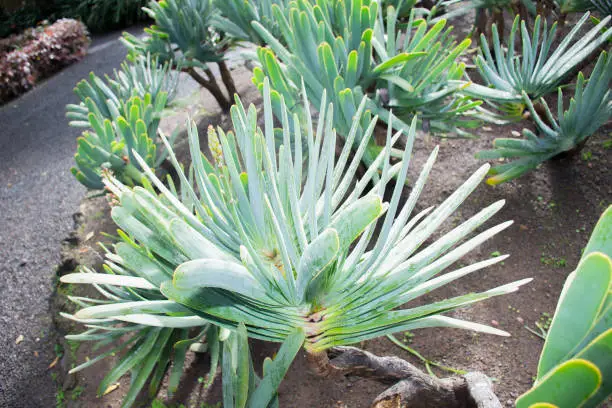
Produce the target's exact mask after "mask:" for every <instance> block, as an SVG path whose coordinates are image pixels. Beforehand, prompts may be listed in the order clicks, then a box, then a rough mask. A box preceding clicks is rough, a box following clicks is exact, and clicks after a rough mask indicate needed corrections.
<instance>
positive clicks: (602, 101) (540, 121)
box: [476, 52, 612, 184]
mask: <svg viewBox="0 0 612 408" xmlns="http://www.w3.org/2000/svg"><path fill="white" fill-rule="evenodd" d="M611 77H612V63H611V61H610V57H609V55H608V54H607V53H606V52H603V53H602V54H601V55H600V57H599V59H598V60H597V64H596V65H595V68H594V70H593V72H592V73H591V76H590V78H589V80H588V81H585V79H584V76H583V75H582V73H579V74H578V79H577V81H576V90H575V93H574V97H573V98H571V99H570V102H569V107H568V109H567V110H565V111H563V92H562V91H561V89H559V90H558V101H557V108H558V119H556V120H555V118H554V115H553V113H552V112H551V111H550V109H549V107H548V105H547V104H546V102H545V101H544V99H540V102H539V103H540V104H541V106H542V108H543V110H544V112H545V114H544V117H541V116H540V115H539V114H538V113H537V112H536V109H535V108H534V106H533V103H532V102H531V100H530V98H529V97H528V96H527V94H525V93H524V92H523V98H524V101H525V103H526V105H527V107H528V108H529V111H530V113H531V115H532V117H533V119H534V121H535V124H536V126H537V129H538V132H539V134H536V133H534V132H532V131H531V130H528V129H524V130H523V136H524V139H496V140H495V142H494V149H493V150H487V151H483V152H479V153H478V154H477V155H476V157H478V158H481V159H486V160H495V159H500V158H503V159H508V160H510V161H509V162H507V163H504V164H500V165H497V166H495V167H493V168H492V169H491V174H492V175H493V177H491V178H489V179H488V180H487V183H489V184H499V183H503V182H505V181H508V180H512V179H514V178H517V177H519V176H521V175H523V174H524V173H526V172H528V171H530V170H533V169H535V168H536V167H537V166H538V165H539V164H540V163H542V162H544V161H546V160H549V159H551V158H553V157H555V156H557V155H559V154H561V153H564V152H568V151H572V150H575V149H577V148H579V147H580V146H581V145H582V144H583V143H584V141H585V140H586V139H587V138H588V137H589V136H591V135H592V134H593V133H594V132H595V131H596V130H597V129H598V128H599V127H600V126H602V125H603V124H605V123H606V121H608V120H609V119H610V115H612V91H611V90H610V79H611ZM585 82H586V85H585Z"/></svg>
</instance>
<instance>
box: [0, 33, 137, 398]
mask: <svg viewBox="0 0 612 408" xmlns="http://www.w3.org/2000/svg"><path fill="white" fill-rule="evenodd" d="M141 30H142V28H141V27H139V28H135V29H134V31H135V32H137V31H141ZM130 31H131V30H130ZM120 34H121V33H120V32H114V33H111V34H107V35H104V36H101V37H97V38H94V39H93V42H92V44H91V46H90V49H89V54H88V55H87V56H86V57H85V58H84V59H83V60H82V61H81V62H79V63H76V64H74V65H71V66H69V67H67V68H66V69H64V70H63V71H61V72H60V73H58V74H57V75H55V76H53V77H52V78H50V79H48V80H46V81H45V82H43V83H40V84H38V85H37V86H36V88H34V89H33V90H32V91H30V92H28V93H27V94H25V95H23V96H22V97H20V98H19V99H16V100H13V101H11V102H9V103H8V104H6V105H4V106H2V107H0V279H1V283H0V311H1V312H0V407H2V408H4V407H10V408H19V407H27V408H37V407H44V408H48V407H52V406H55V393H56V391H57V385H56V384H55V382H54V380H53V378H52V375H51V371H50V370H49V368H48V367H49V365H50V364H51V363H52V362H53V360H54V359H55V357H56V356H55V350H54V346H55V344H56V334H55V333H54V331H53V321H52V316H51V314H50V299H51V295H52V293H53V290H54V287H55V283H54V278H55V268H56V265H57V264H58V263H59V261H60V259H59V254H60V246H61V241H62V239H63V238H64V237H66V236H67V235H68V233H69V232H70V231H71V230H72V229H73V226H74V225H73V219H72V214H73V213H75V212H76V211H78V208H79V202H80V200H81V198H82V197H83V194H84V192H85V189H84V188H83V187H82V186H81V185H80V184H79V183H77V182H76V180H75V179H74V178H73V177H72V175H71V174H70V167H71V166H72V163H73V155H74V151H75V147H76V143H75V139H76V137H77V136H78V135H79V133H80V131H79V129H76V128H71V127H69V126H68V122H67V120H66V119H65V117H64V112H65V111H64V107H65V105H66V104H68V103H75V102H76V97H75V95H74V94H73V92H72V89H73V88H74V85H75V84H76V82H77V81H78V80H80V79H82V78H85V77H86V76H87V75H88V74H89V72H90V71H95V72H96V73H97V74H98V75H101V74H104V73H111V72H112V70H113V69H114V68H117V67H118V66H119V64H120V63H121V61H122V60H123V59H124V57H125V53H126V52H125V48H124V47H123V46H122V45H121V43H120V42H119V41H118V40H117V38H118V37H119V35H120Z"/></svg>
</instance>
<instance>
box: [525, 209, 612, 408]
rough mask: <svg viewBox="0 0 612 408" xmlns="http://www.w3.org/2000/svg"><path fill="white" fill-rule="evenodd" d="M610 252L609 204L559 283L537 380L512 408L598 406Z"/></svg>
mask: <svg viewBox="0 0 612 408" xmlns="http://www.w3.org/2000/svg"><path fill="white" fill-rule="evenodd" d="M611 256H612V207H608V209H607V210H606V211H605V212H604V214H603V215H602V216H601V218H600V220H599V222H598V223H597V225H596V226H595V230H594V231H593V235H591V239H590V240H589V243H588V245H587V247H586V249H585V251H584V254H583V256H582V260H581V261H580V264H579V265H578V268H577V269H576V270H575V271H574V272H572V273H571V274H570V275H569V277H568V278H567V280H566V281H565V285H563V290H562V291H561V296H560V298H559V303H558V304H557V310H556V311H555V316H554V318H553V321H552V324H551V326H550V330H549V331H548V335H547V336H546V343H544V349H543V350H542V354H541V356H540V363H539V366H538V376H537V379H536V383H535V385H534V387H533V388H532V389H531V390H529V391H527V392H526V393H525V394H523V395H522V396H521V397H520V398H519V399H518V400H517V401H516V406H517V408H528V407H532V406H535V404H544V403H546V406H560V407H561V406H572V407H578V406H580V407H597V406H599V405H600V404H602V403H603V402H604V401H607V400H608V397H609V396H610V394H612V385H611V384H610V379H611V378H612V353H611V352H610V351H611V350H612V328H610V319H612V298H611V297H610V293H611V289H612V258H611ZM585 294H588V296H585ZM539 406H540V405H539ZM541 406H544V405H541Z"/></svg>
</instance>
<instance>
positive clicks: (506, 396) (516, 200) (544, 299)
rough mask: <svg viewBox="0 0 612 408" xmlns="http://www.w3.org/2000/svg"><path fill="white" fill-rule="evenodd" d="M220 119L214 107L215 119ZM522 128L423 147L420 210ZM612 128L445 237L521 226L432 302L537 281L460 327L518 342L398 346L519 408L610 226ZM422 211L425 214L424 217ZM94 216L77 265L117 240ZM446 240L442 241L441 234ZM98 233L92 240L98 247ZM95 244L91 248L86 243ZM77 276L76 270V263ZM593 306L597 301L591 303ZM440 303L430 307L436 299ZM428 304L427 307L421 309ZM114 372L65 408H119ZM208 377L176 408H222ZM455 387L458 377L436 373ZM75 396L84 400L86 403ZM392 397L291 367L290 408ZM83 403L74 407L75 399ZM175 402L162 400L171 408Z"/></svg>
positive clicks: (469, 208)
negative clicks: (591, 250)
mask: <svg viewBox="0 0 612 408" xmlns="http://www.w3.org/2000/svg"><path fill="white" fill-rule="evenodd" d="M237 77H238V84H239V90H240V91H242V92H243V96H244V97H243V101H256V102H259V101H260V98H259V96H258V93H257V91H256V90H254V89H253V87H252V86H251V87H250V88H249V83H248V79H249V78H250V77H249V74H248V72H246V71H241V72H240V73H239V75H238V76H237ZM210 110H211V111H212V110H214V106H213V107H211V109H210ZM209 123H213V124H218V123H219V124H221V126H222V127H224V128H228V125H229V123H228V119H227V117H226V116H225V115H216V116H208V117H207V118H204V120H202V122H201V125H200V129H201V132H200V134H201V135H204V134H205V133H206V132H205V129H206V126H207V125H208V124H209ZM523 125H524V126H531V125H530V124H529V123H522V124H519V125H517V126H505V127H496V126H483V127H482V128H480V129H479V132H478V134H479V136H480V138H479V139H476V140H450V139H449V140H440V139H436V138H427V137H420V138H419V139H418V140H417V142H416V143H415V148H414V156H413V159H412V163H411V176H412V177H413V178H414V177H416V175H418V172H419V171H420V167H421V165H422V164H423V163H424V161H425V159H426V158H427V156H428V154H429V153H430V152H431V150H432V149H433V148H434V146H435V145H436V144H440V153H439V156H438V160H437V164H436V166H435V167H434V170H433V171H432V173H431V176H430V180H429V184H428V186H427V187H426V189H425V191H424V192H423V194H422V196H421V199H420V201H419V208H420V209H423V208H426V207H428V206H431V205H436V204H439V203H440V202H441V201H442V200H443V199H444V198H445V197H447V196H448V195H449V194H450V193H451V192H452V191H454V189H456V188H457V187H458V186H459V185H460V184H461V183H462V182H463V181H464V180H465V179H467V177H468V176H469V175H470V174H471V173H472V172H473V171H475V170H476V169H477V168H478V167H479V166H480V165H482V164H483V163H482V162H481V161H479V160H476V159H475V158H474V153H475V152H477V151H479V150H483V149H486V148H490V146H491V143H492V140H493V139H494V138H495V137H509V136H510V132H511V131H512V130H520V129H521V128H522V126H523ZM611 131H612V126H607V127H604V128H603V129H600V131H599V132H598V133H597V134H595V135H594V136H593V137H591V138H590V139H589V141H588V142H587V144H586V146H585V147H584V150H583V151H582V153H581V154H578V155H576V156H574V157H570V158H565V159H560V160H556V161H551V162H548V163H545V164H544V165H542V166H541V167H540V168H539V169H537V170H536V171H533V172H531V173H529V174H527V175H525V176H523V177H521V178H520V179H518V180H515V181H512V182H508V183H505V184H503V185H501V186H497V187H490V186H488V185H485V184H484V183H483V184H482V185H481V186H480V187H479V188H478V189H477V190H476V191H475V192H474V193H473V194H472V195H471V197H470V198H469V199H468V200H466V202H465V203H464V204H463V205H462V206H461V207H460V208H459V210H458V211H457V212H456V213H455V215H454V217H453V218H452V219H450V220H448V221H447V223H446V226H445V228H446V230H448V228H450V227H452V226H453V225H456V224H457V223H459V222H461V221H462V220H465V219H467V218H468V217H469V216H471V215H473V214H474V213H476V212H477V211H479V210H480V209H482V208H483V207H484V206H486V205H488V204H491V203H493V202H495V201H497V200H500V199H505V200H506V205H505V207H504V208H503V210H502V211H501V212H500V213H499V214H498V215H496V216H495V217H494V219H493V220H492V221H491V222H489V223H487V224H486V225H485V228H486V227H489V226H492V225H494V224H495V223H499V222H503V221H506V220H509V219H512V220H514V224H513V225H512V226H511V227H510V228H509V229H508V230H506V231H504V232H503V233H501V234H500V235H498V236H496V237H495V238H493V239H491V240H489V241H487V242H486V243H484V244H483V245H481V246H480V247H479V248H477V249H476V250H475V251H473V252H472V253H471V254H470V255H468V256H467V257H465V258H464V259H463V260H462V261H461V262H462V263H466V264H467V263H470V262H471V261H474V260H477V259H484V258H488V257H490V256H495V255H496V254H497V253H501V254H505V253H509V254H511V257H510V258H509V259H507V260H506V261H505V262H504V263H502V264H498V265H496V266H494V267H491V268H488V269H486V270H484V271H481V272H479V273H475V274H474V275H471V276H469V277H466V278H464V279H462V280H460V281H458V282H455V283H453V284H452V285H449V286H447V287H444V288H442V289H440V290H437V291H435V292H434V293H432V294H431V298H445V297H449V296H454V295H459V294H464V293H468V292H473V291H481V290H486V289H489V288H492V287H495V286H498V285H501V284H504V283H508V282H511V281H514V280H518V279H522V278H526V277H533V278H534V280H533V282H531V283H530V284H528V285H527V286H524V287H523V288H521V290H520V291H519V292H517V293H514V294H511V295H507V296H503V297H498V298H494V299H491V300H488V301H486V302H482V303H478V304H476V305H475V306H472V307H470V308H467V309H463V310H459V311H456V312H454V313H453V314H452V315H454V316H458V317H461V318H466V319H469V320H473V321H475V322H480V323H486V324H491V325H493V326H496V327H499V328H501V329H503V330H506V331H508V332H509V333H511V337H508V338H500V337H495V336H490V335H480V334H475V333H471V332H466V331H460V330H454V329H423V330H419V331H416V332H414V333H413V334H412V335H406V336H405V335H403V334H402V333H399V334H397V337H398V338H399V339H407V340H408V343H407V345H408V346H410V347H412V348H415V349H417V350H418V351H419V352H420V353H421V354H423V355H424V356H426V357H428V358H429V359H431V360H434V361H437V362H441V363H443V364H445V365H447V366H451V367H455V368H458V369H463V370H469V371H474V370H478V371H482V372H484V373H485V374H487V375H488V376H490V377H492V378H493V379H494V382H495V388H496V393H497V395H498V396H499V398H500V400H501V401H502V403H503V404H504V405H507V406H512V405H513V401H514V400H515V399H516V397H517V396H519V395H520V394H521V393H523V392H524V391H526V390H527V389H528V388H529V387H530V385H531V384H532V379H533V376H534V375H535V373H536V366H537V361H538V357H539V353H540V350H541V347H542V344H543V340H542V339H540V338H539V337H537V336H535V335H534V334H532V333H531V332H529V331H528V330H527V329H526V328H525V326H529V327H531V328H533V329H536V326H535V323H536V322H537V321H538V320H540V319H542V318H543V314H544V313H548V314H550V315H552V314H553V312H554V309H555V305H556V302H557V299H558V296H559V293H560V291H561V287H562V285H563V282H564V281H565V279H566V277H567V275H568V274H569V273H570V272H571V271H572V270H573V269H574V267H575V266H576V264H577V262H578V260H579V258H580V254H581V249H582V248H583V247H584V245H585V244H586V242H587V240H588V237H589V234H590V231H591V230H592V228H593V226H594V225H595V223H596V221H597V219H598V218H599V215H600V214H601V213H602V212H603V210H604V209H605V208H606V207H607V206H608V205H610V204H612V172H611V171H610V163H611V162H612V149H611V148H610V147H609V146H608V147H606V143H605V142H606V141H608V142H609V141H610V138H611V137H612V132H611ZM178 151H179V152H180V157H183V158H186V152H185V148H184V145H183V146H182V147H179V148H178ZM419 208H417V210H418V209H419ZM81 212H82V214H83V217H82V223H81V224H80V226H79V228H78V230H77V231H76V235H77V236H78V238H79V240H78V241H79V242H78V244H77V245H76V246H70V245H68V246H67V248H66V249H67V250H66V251H65V254H66V257H67V258H68V259H72V258H75V262H76V263H77V264H88V265H91V264H99V263H100V260H101V258H100V257H99V255H97V249H96V248H95V246H94V243H95V242H97V240H100V241H103V242H108V239H107V238H105V237H103V236H102V235H100V233H101V232H104V231H106V232H110V233H113V232H114V229H115V227H114V225H113V224H112V222H111V221H110V220H109V214H108V206H107V204H106V202H105V199H104V198H97V199H94V200H84V201H83V205H82V209H81ZM441 232H443V231H441ZM91 233H93V235H91ZM86 238H88V239H86ZM67 264H68V265H69V268H68V269H73V267H74V265H75V263H74V262H73V263H71V262H67ZM73 290H74V291H79V293H80V291H82V290H84V289H82V288H66V287H60V289H59V291H60V292H66V291H73ZM585 295H586V294H585ZM431 298H430V299H431ZM57 299H58V301H57V302H56V303H57V308H58V309H64V308H67V307H68V306H67V305H66V304H65V302H64V300H62V299H63V297H62V296H59V297H57ZM421 301H424V299H422V300H421ZM59 324H60V329H61V330H63V331H64V332H66V331H71V332H74V331H75V329H76V328H74V327H73V326H72V325H70V324H66V322H65V321H64V322H62V323H59ZM362 346H363V348H365V349H367V350H369V351H371V352H373V353H375V354H378V355H397V356H400V357H402V358H405V359H407V360H408V361H410V362H413V363H414V364H415V365H418V366H420V367H422V365H421V363H420V362H419V361H418V360H417V359H416V358H414V357H413V356H412V355H410V354H408V353H406V352H404V351H403V350H401V349H400V348H398V347H397V346H395V345H393V344H392V343H391V342H390V341H389V340H387V339H385V338H381V339H377V340H374V341H369V342H367V343H365V344H364V345H362ZM66 350H67V351H66V353H65V354H64V358H63V359H62V362H61V363H60V364H58V366H57V367H56V368H54V370H57V371H58V372H65V371H66V370H67V368H69V366H70V365H71V364H74V358H75V357H76V360H78V361H83V360H84V359H85V358H86V357H87V356H91V349H90V348H89V347H88V346H87V345H84V346H81V347H80V348H79V349H78V350H76V352H73V353H71V352H68V350H69V346H67V347H66ZM275 350H276V347H275V346H274V345H269V344H264V343H261V342H253V343H252V354H253V356H254V358H255V360H256V363H257V366H260V363H261V361H262V360H263V358H264V357H265V356H270V355H272V354H273V353H274V351H275ZM112 364H113V361H112V359H107V361H105V362H103V363H99V364H98V365H97V366H94V367H92V368H90V369H88V370H85V371H83V372H80V373H78V374H77V375H76V377H74V378H67V379H66V380H64V378H65V376H60V377H59V379H58V381H59V388H60V389H61V388H62V385H63V386H65V388H66V392H65V395H66V402H67V405H68V406H70V407H119V406H120V402H121V398H122V396H123V395H124V393H125V392H126V391H127V385H128V384H129V379H128V378H124V379H122V381H121V385H120V386H119V388H118V389H117V390H115V391H113V392H111V393H109V394H108V395H106V396H105V397H103V398H97V397H96V396H95V390H96V387H97V383H98V382H99V381H100V380H101V379H102V377H103V376H104V374H105V372H106V368H107V367H109V366H111V365H112ZM207 372H208V367H207V362H206V355H197V356H190V359H189V360H188V362H187V371H186V373H185V375H184V379H183V381H182V384H183V388H182V389H181V390H180V391H179V392H178V394H177V397H176V398H175V399H174V400H173V401H171V402H172V403H185V404H186V405H187V406H188V407H197V408H200V407H201V406H202V403H204V402H206V403H208V404H213V405H214V404H215V403H217V402H218V401H220V395H221V394H220V384H219V383H220V381H219V379H217V381H216V382H215V384H214V385H213V387H212V389H210V390H203V389H202V386H201V383H200V382H198V378H199V377H203V376H205V374H206V373H207ZM436 373H437V374H439V375H442V376H448V375H450V374H449V373H445V372H441V371H436ZM75 386H76V387H78V388H76V389H77V390H78V391H79V392H76V393H75V391H74V390H75ZM383 389H384V387H383V386H381V385H379V384H376V383H373V382H370V381H368V380H364V379H356V378H348V379H339V380H333V381H332V380H322V379H319V378H316V377H314V376H313V375H312V374H311V373H309V371H308V369H307V366H306V362H305V357H304V355H302V354H300V355H299V356H298V358H297V359H296V361H295V362H294V364H293V365H292V367H291V369H290V371H289V373H288V375H287V377H286V378H285V380H284V382H283V383H282V385H281V388H280V390H279V394H280V405H281V407H284V408H285V407H287V408H294V407H295V408H299V407H312V408H332V407H350V408H361V407H368V406H369V405H370V403H371V401H372V400H373V399H374V398H375V396H376V395H377V394H378V393H380V392H381V391H382V390H383ZM74 394H79V395H78V397H76V398H75V399H74V400H72V398H71V396H72V395H74ZM163 397H164V391H162V393H161V394H160V398H162V399H163Z"/></svg>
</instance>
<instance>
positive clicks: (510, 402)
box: [506, 399, 514, 407]
mask: <svg viewBox="0 0 612 408" xmlns="http://www.w3.org/2000/svg"><path fill="white" fill-rule="evenodd" d="M506 405H507V406H509V407H511V406H513V405H514V401H512V400H511V399H509V400H508V401H506Z"/></svg>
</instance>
